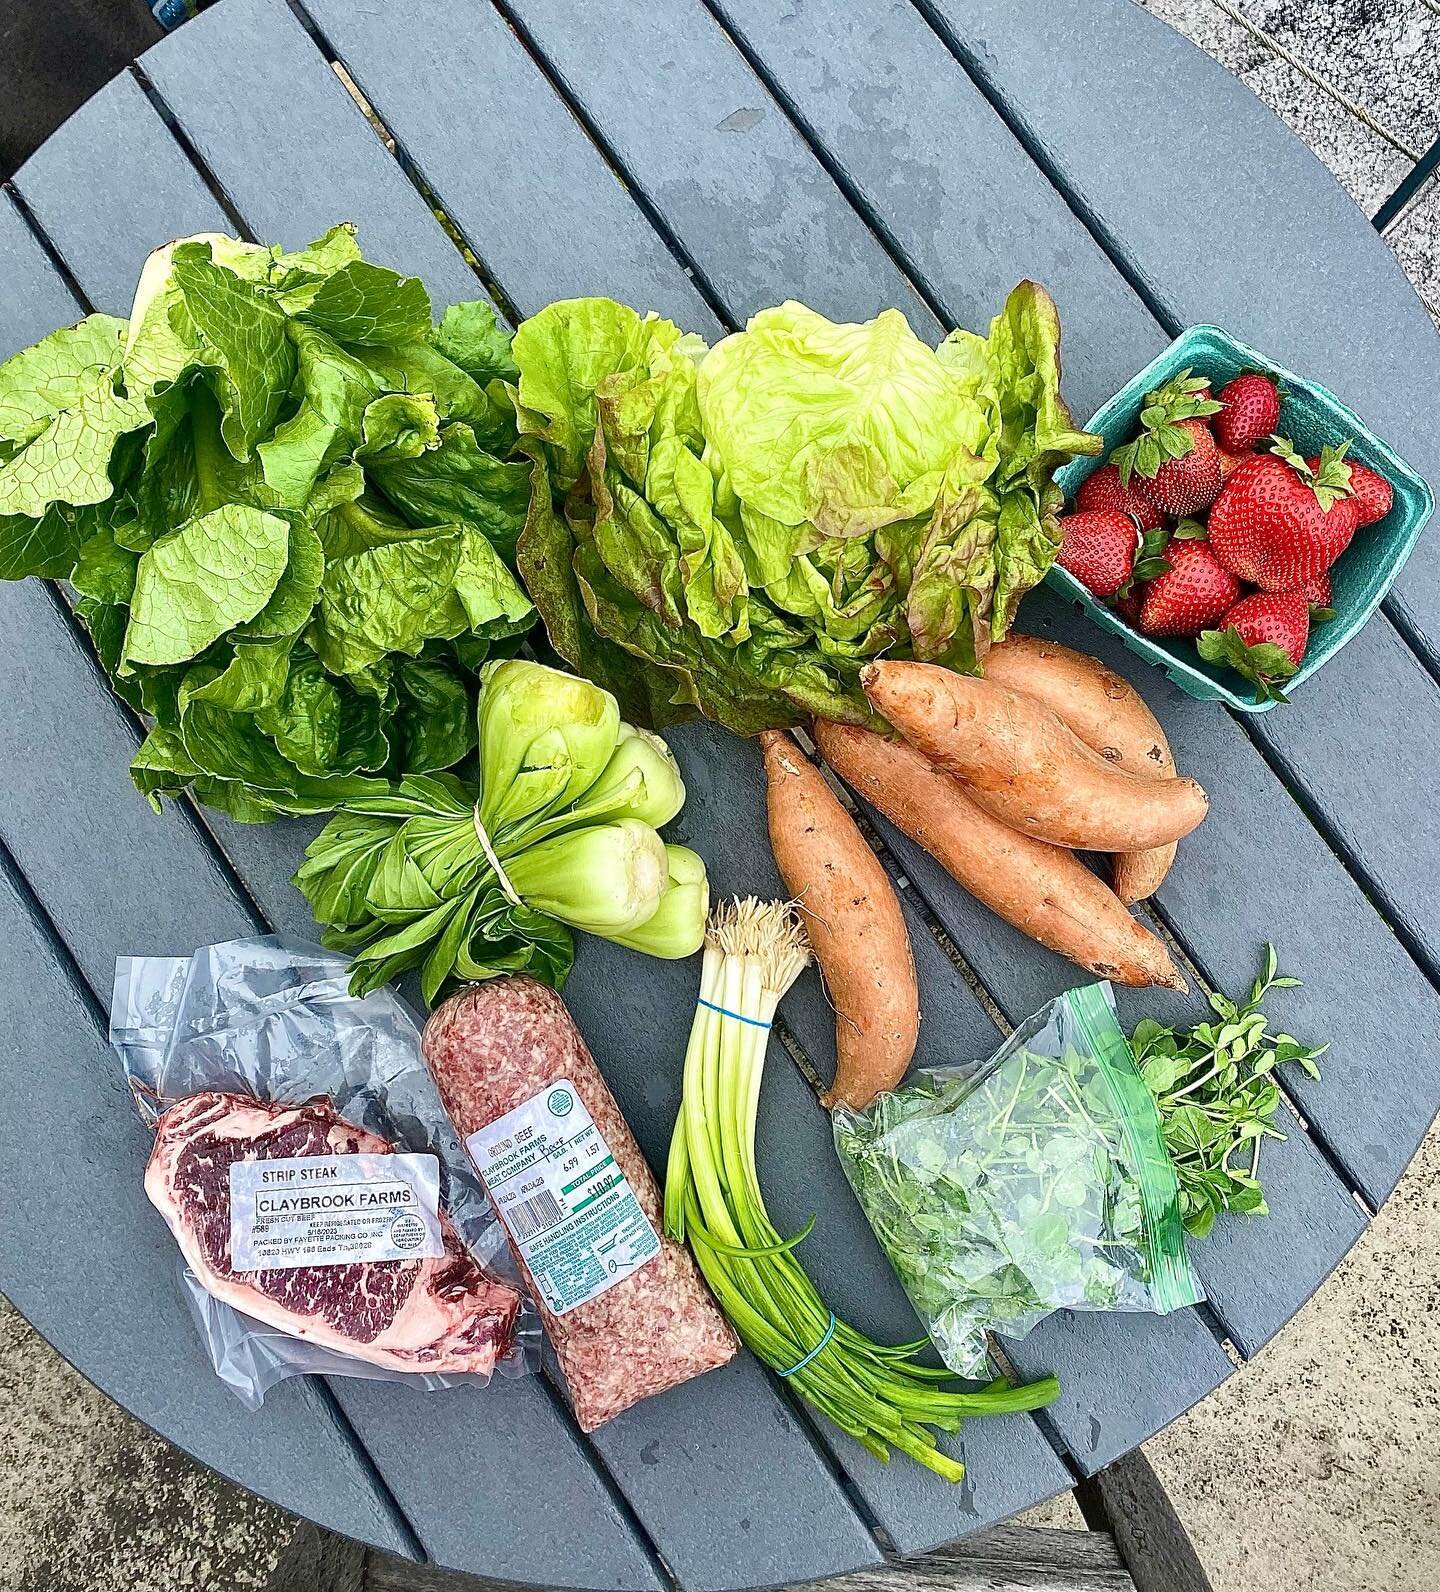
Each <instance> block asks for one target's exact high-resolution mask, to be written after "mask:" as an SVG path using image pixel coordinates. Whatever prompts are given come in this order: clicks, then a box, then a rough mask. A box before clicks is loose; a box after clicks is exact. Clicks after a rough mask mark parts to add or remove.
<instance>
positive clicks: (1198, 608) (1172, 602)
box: [1140, 538, 1241, 636]
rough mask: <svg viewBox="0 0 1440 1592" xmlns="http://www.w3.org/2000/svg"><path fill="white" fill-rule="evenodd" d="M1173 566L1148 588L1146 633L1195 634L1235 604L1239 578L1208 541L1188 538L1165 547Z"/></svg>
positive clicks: (1144, 615)
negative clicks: (1221, 560)
mask: <svg viewBox="0 0 1440 1592" xmlns="http://www.w3.org/2000/svg"><path fill="white" fill-rule="evenodd" d="M1166 557H1167V558H1168V559H1169V561H1170V568H1169V569H1168V570H1166V571H1165V573H1164V574H1163V575H1157V576H1156V577H1155V579H1154V580H1152V581H1151V582H1150V584H1149V585H1148V586H1147V587H1146V588H1145V604H1144V606H1143V607H1142V609H1141V610H1140V628H1141V630H1143V631H1144V632H1145V634H1146V635H1147V636H1196V635H1199V633H1200V632H1201V631H1202V630H1204V629H1205V628H1206V626H1207V625H1213V624H1214V623H1215V622H1216V620H1218V619H1219V618H1220V617H1221V615H1222V614H1224V613H1226V612H1227V611H1228V610H1229V609H1231V608H1232V607H1234V605H1235V602H1236V600H1237V599H1238V598H1239V596H1240V591H1241V586H1240V582H1239V581H1238V580H1236V579H1235V577H1234V576H1233V575H1232V574H1231V573H1230V571H1229V570H1228V569H1226V568H1225V566H1224V565H1223V564H1221V562H1220V560H1219V559H1218V558H1216V557H1215V555H1214V553H1212V552H1211V551H1210V544H1209V542H1206V541H1200V540H1196V539H1191V538H1186V539H1181V540H1176V541H1172V542H1171V543H1170V545H1169V547H1168V548H1167V549H1166Z"/></svg>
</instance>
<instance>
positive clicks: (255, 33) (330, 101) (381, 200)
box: [141, 0, 486, 305]
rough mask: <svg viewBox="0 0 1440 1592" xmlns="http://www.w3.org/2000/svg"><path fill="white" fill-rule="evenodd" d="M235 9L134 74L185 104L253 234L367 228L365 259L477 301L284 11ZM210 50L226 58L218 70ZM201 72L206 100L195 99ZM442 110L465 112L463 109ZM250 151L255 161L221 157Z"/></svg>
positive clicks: (453, 253) (464, 272)
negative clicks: (347, 224)
mask: <svg viewBox="0 0 1440 1592" xmlns="http://www.w3.org/2000/svg"><path fill="white" fill-rule="evenodd" d="M234 9H235V10H236V11H237V12H239V13H242V14H239V15H235V16H230V15H228V14H227V16H226V17H225V18H224V19H223V20H222V19H220V18H218V17H217V18H210V17H206V18H197V19H196V21H197V22H198V23H199V26H198V27H197V28H196V30H195V34H194V36H187V37H186V38H184V39H182V38H180V37H177V36H172V37H170V38H167V39H165V40H163V41H162V42H161V43H160V44H158V45H156V46H155V48H154V49H153V50H149V51H147V52H146V54H145V55H144V56H143V57H142V59H141V66H142V68H143V70H144V72H145V74H146V76H147V77H148V78H149V80H150V82H151V83H152V84H153V86H154V87H155V89H156V90H157V91H158V92H159V94H160V96H161V98H162V99H164V100H165V101H167V102H168V103H169V104H170V106H171V108H172V109H173V107H174V105H175V104H176V103H179V102H184V103H185V105H186V107H187V115H186V117H185V119H184V130H185V135H186V137H187V138H188V139H189V140H190V142H191V144H192V146H193V147H194V149H195V150H196V152H197V154H198V155H199V156H200V158H201V160H202V161H204V163H205V166H206V169H207V170H208V171H209V172H211V173H212V174H213V175H214V176H215V177H216V178H217V179H218V180H219V184H220V187H221V189H222V191H223V192H224V193H225V195H226V197H227V199H228V200H229V201H230V203H231V205H232V206H233V208H234V210H235V212H236V214H237V215H240V216H243V217H244V220H245V224H246V226H247V227H248V228H249V229H250V231H251V233H252V235H253V236H254V237H255V238H256V239H259V240H263V241H264V242H266V243H282V244H284V245H285V246H286V247H287V248H296V247H299V246H300V245H301V244H304V243H308V242H309V241H310V240H311V239H312V238H317V237H319V236H320V235H321V233H323V232H325V231H327V230H328V229H329V228H330V227H332V226H334V225H335V223H336V222H338V221H357V222H358V221H362V220H363V222H364V223H365V225H364V231H363V232H362V234H361V238H360V245H361V248H362V249H363V250H364V252H365V256H366V258H367V259H370V260H374V261H376V262H377V263H379V264H381V265H389V266H392V267H395V268H397V269H403V270H405V271H410V272H413V273H414V274H415V275H417V276H419V277H421V278H422V279H423V280H424V282H425V284H426V286H427V287H428V288H429V289H430V292H431V294H432V295H433V296H434V298H435V300H436V303H437V304H442V305H443V304H450V303H454V302H457V301H459V300H463V299H475V298H484V297H485V296H486V295H485V290H484V287H483V285H482V283H481V282H480V280H479V278H478V277H477V276H476V274H475V272H474V271H473V270H472V269H471V268H470V267H469V266H468V265H467V264H466V263H465V260H464V258H463V256H462V255H461V254H460V253H459V251H458V250H457V249H456V248H455V247H454V245H453V244H452V243H451V242H450V240H449V239H448V238H447V237H446V236H445V234H444V233H443V231H442V230H441V229H440V228H439V227H438V226H436V224H435V217H434V214H433V213H432V211H431V209H430V207H429V205H428V204H427V203H426V202H425V200H424V198H423V197H422V196H421V195H420V194H418V193H417V192H416V191H415V188H414V186H413V185H412V184H411V182H410V181H409V179H408V178H407V177H406V176H405V173H404V172H403V171H402V170H401V168H400V166H399V165H398V164H397V163H396V161H395V159H394V157H393V156H392V155H391V154H390V153H389V152H388V151H387V150H386V148H385V145H384V144H383V143H382V142H381V140H380V137H379V135H378V133H377V132H376V131H375V129H374V128H373V127H371V126H370V125H369V124H368V123H367V122H366V120H365V118H364V116H363V115H359V114H356V108H355V103H354V101H353V100H352V99H351V97H350V95H349V93H348V92H347V91H346V89H345V87H344V85H343V84H342V83H341V82H340V80H339V78H338V77H337V76H336V75H335V73H334V71H333V70H332V69H331V68H330V66H329V65H328V64H327V63H326V62H325V61H324V60H323V59H322V58H321V57H320V56H319V54H318V52H317V51H316V50H315V49H314V48H313V47H310V46H309V44H308V41H307V40H306V39H305V34H304V30H303V29H302V27H301V26H300V24H299V23H298V22H297V21H296V20H295V18H294V16H293V15H292V14H291V13H290V11H289V10H288V9H287V8H286V7H285V6H284V5H281V4H276V5H272V6H269V7H266V8H264V9H263V10H257V9H255V8H253V7H249V6H247V4H246V3H245V0H241V4H240V5H239V6H238V7H236V8H234ZM228 11H229V8H228V7H227V13H228ZM267 37H268V39H269V42H268V43H266V39H267ZM211 41H213V44H212V42H211ZM302 46H304V47H302ZM215 49H225V50H227V51H228V53H227V54H226V56H225V58H224V60H225V69H224V70H223V71H217V70H216V69H215V64H216V61H217V59H219V57H217V56H216V55H215V54H214V53H213V51H214V50H215ZM204 73H208V75H209V83H208V93H206V94H204V95H197V94H196V92H195V91H196V89H197V87H199V82H198V76H197V74H204ZM262 107H263V110H262ZM449 112H450V113H451V114H453V115H455V116H466V115H469V114H471V112H470V110H469V108H468V107H467V106H466V105H465V103H464V102H463V101H461V102H457V103H456V104H454V105H451V106H450V107H449ZM247 148H248V149H249V150H251V151H252V152H253V154H252V158H250V159H248V160H244V161H236V160H234V159H233V158H228V157H233V155H234V152H235V151H236V150H243V149H247ZM322 150H323V159H322V156H321V151H322Z"/></svg>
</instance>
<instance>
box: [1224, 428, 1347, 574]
mask: <svg viewBox="0 0 1440 1592" xmlns="http://www.w3.org/2000/svg"><path fill="white" fill-rule="evenodd" d="M1277 449H1279V450H1280V451H1277V452H1275V453H1257V454H1255V455H1253V456H1252V457H1251V458H1250V459H1249V460H1247V461H1246V463H1245V464H1244V465H1243V466H1241V468H1240V469H1238V470H1237V471H1236V472H1235V474H1234V475H1232V476H1231V477H1230V479H1229V480H1228V481H1227V482H1226V483H1225V489H1224V491H1222V492H1221V494H1220V496H1219V498H1218V499H1217V500H1216V502H1215V506H1214V507H1213V508H1212V509H1211V510H1210V518H1209V522H1208V524H1209V530H1210V544H1211V546H1212V547H1213V548H1214V549H1215V556H1216V557H1217V558H1218V559H1219V560H1220V562H1221V563H1222V564H1224V566H1225V567H1226V569H1228V570H1230V571H1231V573H1232V574H1235V575H1238V576H1239V577H1240V578H1241V580H1246V581H1249V582H1250V583H1251V584H1252V585H1255V586H1260V587H1262V588H1263V589H1264V590H1266V591H1294V590H1295V589H1296V588H1297V587H1300V586H1303V585H1305V583H1306V582H1307V581H1309V580H1311V579H1313V577H1314V576H1316V575H1318V574H1319V573H1320V572H1321V571H1322V570H1326V569H1329V567H1330V566H1331V565H1332V564H1333V563H1334V562H1335V560H1336V559H1337V558H1339V556H1340V555H1341V553H1343V552H1344V551H1345V549H1346V547H1347V546H1349V543H1350V538H1351V537H1352V536H1353V535H1354V534H1355V500H1354V498H1353V497H1352V496H1350V487H1349V483H1348V480H1347V479H1346V468H1347V467H1346V466H1345V465H1344V463H1343V460H1342V459H1341V457H1340V455H1339V454H1338V453H1335V452H1333V451H1332V450H1330V449H1326V451H1325V453H1324V454H1323V455H1322V456H1321V459H1320V461H1319V467H1318V468H1317V469H1315V470H1313V471H1312V470H1311V468H1310V467H1309V466H1308V465H1307V464H1306V463H1305V461H1304V460H1303V459H1302V458H1300V456H1299V455H1298V454H1296V453H1295V452H1294V450H1293V449H1292V448H1290V445H1289V444H1288V443H1283V442H1282V443H1277Z"/></svg>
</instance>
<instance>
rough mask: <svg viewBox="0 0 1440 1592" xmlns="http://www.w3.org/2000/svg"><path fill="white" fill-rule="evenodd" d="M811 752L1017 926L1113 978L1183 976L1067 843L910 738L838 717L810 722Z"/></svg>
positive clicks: (1168, 981)
mask: <svg viewBox="0 0 1440 1592" xmlns="http://www.w3.org/2000/svg"><path fill="white" fill-rule="evenodd" d="M815 740H816V743H817V745H818V746H819V748H820V753H821V756H822V757H824V759H825V761H826V762H827V763H829V765H830V766H831V768H833V769H834V770H835V772H836V773H837V774H839V775H840V777H841V778H842V779H843V780H845V782H846V783H847V784H848V785H850V787H851V788H852V789H853V790H854V791H855V792H856V794H857V795H859V796H862V797H863V798H864V799H865V800H866V801H868V802H870V803H871V804H872V805H873V806H874V807H877V808H878V809H879V810H880V811H881V812H882V813H884V815H885V816H886V817H887V818H888V819H889V820H890V822H891V823H892V824H894V825H895V827H896V828H897V829H900V830H902V831H903V832H904V833H905V834H907V835H909V837H910V838H911V839H912V840H913V841H915V842H916V843H917V844H918V845H921V846H923V847H924V848H925V850H926V851H928V852H929V853H930V855H931V856H932V857H934V858H935V860H936V861H937V862H938V863H940V865H941V866H942V867H943V868H945V869H946V871H947V872H948V873H949V874H950V875H951V876H952V878H954V879H955V880H956V881H957V882H958V883H959V884H961V885H963V886H964V887H965V889H967V890H968V891H969V892H970V894H971V895H973V896H974V897H975V899H976V900H977V901H980V902H982V903H983V904H984V905H985V906H987V907H989V908H990V910H991V911H992V912H995V913H997V914H998V915H999V916H1000V917H1002V918H1004V919H1005V921H1006V922H1007V923H1011V924H1014V926H1015V927H1016V928H1017V929H1019V930H1020V932H1021V933H1022V934H1028V935H1029V936H1030V938H1031V939H1033V940H1038V941H1039V942H1040V944H1041V945H1045V946H1048V947H1049V948H1050V949H1051V950H1052V951H1058V952H1059V953H1060V955H1061V956H1068V957H1069V958H1070V960H1071V961H1072V962H1076V963H1078V964H1079V965H1080V966H1081V967H1083V968H1085V969H1087V970H1088V971H1089V972H1091V973H1094V974H1095V975H1096V977H1097V978H1109V979H1114V980H1115V981H1116V982H1117V983H1120V984H1134V985H1145V984H1163V985H1164V986H1165V987H1166V988H1167V989H1178V990H1183V989H1184V988H1185V980H1184V977H1183V976H1182V975H1181V973H1180V970H1179V969H1178V968H1177V967H1176V966H1175V964H1174V963H1173V962H1172V961H1171V959H1170V953H1169V951H1168V950H1167V949H1166V948H1165V944H1164V942H1163V941H1162V940H1160V939H1158V938H1157V937H1156V936H1155V935H1153V934H1151V933H1150V931H1149V930H1148V929H1146V928H1144V927H1142V926H1141V925H1140V924H1139V923H1137V922H1136V921H1135V919H1134V918H1132V917H1131V916H1130V914H1129V913H1128V912H1127V911H1126V910H1125V908H1124V907H1123V906H1121V904H1120V902H1119V900H1118V899H1117V898H1116V896H1115V893H1114V892H1113V891H1112V890H1110V889H1109V888H1108V887H1107V885H1106V884H1105V881H1104V880H1103V879H1099V878H1097V877H1096V876H1095V875H1094V874H1093V873H1091V871H1090V870H1089V869H1088V868H1087V867H1086V866H1085V865H1084V863H1083V862H1081V861H1080V859H1079V858H1078V857H1077V856H1075V854H1074V853H1073V852H1071V851H1066V850H1064V849H1063V848H1062V847H1059V846H1052V845H1049V844H1047V843H1046V842H1045V841H1043V840H1035V839H1032V838H1031V836H1029V835H1025V834H1022V833H1020V832H1019V831H1018V830H1015V829H1011V828H1010V827H1009V825H1008V824H1003V823H1001V822H1000V820H999V819H998V818H992V817H991V816H990V814H989V813H987V812H986V811H985V810H984V808H982V807H978V806H977V805H976V804H975V803H974V802H972V801H971V800H970V799H969V797H967V796H966V794H965V792H964V791H963V790H962V789H961V788H960V785H959V783H958V782H957V781H956V780H954V779H952V778H951V777H950V776H949V775H948V774H945V773H943V772H942V771H941V770H940V769H938V768H936V767H935V765H934V764H933V763H931V762H930V761H929V760H928V759H927V758H926V757H925V756H924V755H923V754H922V753H920V752H917V751H916V750H915V748H914V747H913V746H910V745H908V744H907V743H906V742H904V741H902V740H899V739H895V740H889V739H886V738H885V737H884V736H881V735H876V734H874V733H873V732H872V731H870V730H862V729H858V728H856V727H855V726H853V725H848V724H817V725H816V726H815Z"/></svg>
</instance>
